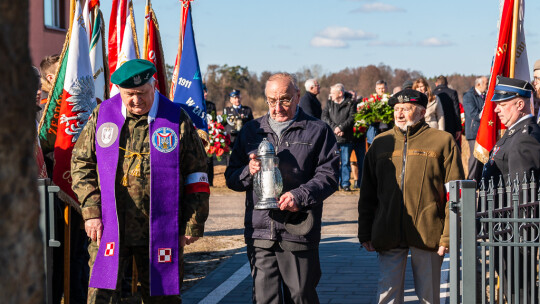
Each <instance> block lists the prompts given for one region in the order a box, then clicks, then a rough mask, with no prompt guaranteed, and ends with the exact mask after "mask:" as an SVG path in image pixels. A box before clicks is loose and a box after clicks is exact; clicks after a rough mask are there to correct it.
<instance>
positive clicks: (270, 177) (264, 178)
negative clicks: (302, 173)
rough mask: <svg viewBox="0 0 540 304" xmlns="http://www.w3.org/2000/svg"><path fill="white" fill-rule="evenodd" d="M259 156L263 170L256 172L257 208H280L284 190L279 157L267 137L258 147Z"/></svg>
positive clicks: (254, 186) (254, 185)
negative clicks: (279, 202) (279, 199)
mask: <svg viewBox="0 0 540 304" xmlns="http://www.w3.org/2000/svg"><path fill="white" fill-rule="evenodd" d="M257 157H258V159H259V160H260V161H261V170H259V172H257V173H256V174H255V178H254V184H253V188H254V190H255V194H256V195H257V197H258V198H259V201H258V202H257V203H256V204H255V209H278V208H279V205H278V198H279V195H280V194H281V190H283V180H282V179H281V172H279V168H278V165H279V158H277V157H276V150H275V149H274V145H272V143H270V142H269V141H268V140H267V139H266V138H265V139H263V141H262V142H261V144H260V145H259V148H258V149H257Z"/></svg>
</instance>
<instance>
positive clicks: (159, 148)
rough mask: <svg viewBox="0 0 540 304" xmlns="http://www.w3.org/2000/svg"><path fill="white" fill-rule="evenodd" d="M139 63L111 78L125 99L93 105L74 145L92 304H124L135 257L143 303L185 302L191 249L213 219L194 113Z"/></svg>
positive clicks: (149, 66) (151, 70)
mask: <svg viewBox="0 0 540 304" xmlns="http://www.w3.org/2000/svg"><path fill="white" fill-rule="evenodd" d="M155 72H156V69H155V67H154V65H153V64H152V63H151V62H149V61H146V60H140V59H135V60H131V61H128V62H126V63H125V64H123V65H122V66H121V67H120V68H119V69H118V70H117V71H116V72H115V73H114V74H113V75H112V77H111V81H112V82H113V83H114V84H116V85H118V87H119V88H120V94H118V95H116V96H115V97H113V98H111V99H108V100H105V101H104V102H103V103H101V104H100V105H99V106H98V107H96V109H94V111H93V113H92V116H91V118H90V119H89V121H88V123H87V125H86V127H85V128H84V130H83V131H82V133H81V136H80V137H79V140H78V141H77V143H76V145H75V148H74V149H73V157H72V166H71V177H72V179H73V183H72V185H73V186H72V187H73V191H74V192H75V193H76V194H77V196H78V199H79V202H80V203H81V205H82V214H83V218H84V220H85V230H86V233H87V234H88V236H89V237H90V238H91V240H92V242H91V243H90V245H89V249H88V251H89V253H90V266H91V267H92V270H91V277H90V284H89V287H90V288H89V292H88V303H113V302H114V303H116V302H117V301H118V299H119V288H120V285H121V284H119V282H121V280H122V276H123V273H124V272H123V269H124V268H125V266H126V264H127V262H128V261H129V260H130V259H132V257H134V258H135V263H136V266H137V270H138V274H139V281H140V283H141V287H142V288H141V294H142V298H143V301H144V303H181V299H180V297H179V296H178V295H179V294H180V286H181V283H182V277H183V274H182V263H183V247H184V246H185V245H189V244H191V243H193V242H195V241H196V240H197V239H198V238H199V237H202V236H203V231H204V222H205V221H206V218H207V216H208V197H209V192H210V191H209V185H208V177H207V175H206V153H205V151H204V148H203V145H202V143H201V141H200V139H199V136H198V135H197V133H196V131H195V130H194V127H193V123H192V122H191V120H190V118H189V116H188V115H187V114H186V112H184V111H183V110H182V109H181V108H180V106H179V105H177V104H174V103H172V102H171V101H170V100H168V99H167V98H166V97H164V96H163V95H161V94H159V92H158V91H157V90H155V84H154V78H153V75H154V73H155Z"/></svg>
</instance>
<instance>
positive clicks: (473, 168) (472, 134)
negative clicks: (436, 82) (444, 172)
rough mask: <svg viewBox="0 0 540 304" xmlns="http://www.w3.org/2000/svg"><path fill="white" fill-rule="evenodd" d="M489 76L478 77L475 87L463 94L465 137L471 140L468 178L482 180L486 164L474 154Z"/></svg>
mask: <svg viewBox="0 0 540 304" xmlns="http://www.w3.org/2000/svg"><path fill="white" fill-rule="evenodd" d="M487 86H488V80H487V77H485V76H482V77H478V78H476V80H475V81H474V87H472V88H471V89H470V90H468V91H467V92H466V93H465V95H463V110H464V111H465V138H466V139H467V141H468V142H469V151H470V154H469V174H468V175H467V179H474V180H476V181H480V178H481V177H482V168H483V166H484V164H482V162H480V161H479V160H478V159H476V158H475V157H474V155H473V152H474V144H475V142H476V133H478V127H480V118H481V115H482V109H483V108H484V98H485V94H486V91H487Z"/></svg>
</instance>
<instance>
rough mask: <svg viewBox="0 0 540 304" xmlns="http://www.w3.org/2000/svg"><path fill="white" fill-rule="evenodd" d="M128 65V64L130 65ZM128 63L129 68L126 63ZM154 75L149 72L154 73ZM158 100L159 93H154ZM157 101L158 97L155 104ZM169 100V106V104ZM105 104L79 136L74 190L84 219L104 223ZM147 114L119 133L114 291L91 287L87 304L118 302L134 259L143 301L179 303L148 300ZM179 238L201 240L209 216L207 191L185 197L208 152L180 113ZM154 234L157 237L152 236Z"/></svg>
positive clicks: (129, 119) (128, 119) (93, 249)
mask: <svg viewBox="0 0 540 304" xmlns="http://www.w3.org/2000/svg"><path fill="white" fill-rule="evenodd" d="M126 64H127V63H126ZM124 65H125V64H124ZM152 74H153V73H150V75H152ZM156 96H158V94H156ZM157 102H158V101H157V100H156V99H155V100H154V103H157ZM160 102H163V101H160ZM166 102H170V101H168V100H166ZM102 106H103V104H101V105H99V106H98V107H96V108H95V109H94V111H93V113H92V116H91V117H90V119H89V120H88V123H87V125H86V126H85V128H84V130H83V131H82V132H81V135H80V137H79V140H78V141H77V143H76V144H75V147H74V149H73V153H72V167H71V177H72V180H73V181H72V188H73V191H74V192H75V194H76V195H77V197H78V199H79V202H80V203H81V207H82V215H83V219H84V220H89V219H102V211H103V210H102V208H101V206H102V194H101V188H102V187H103V186H102V185H100V177H98V168H97V166H98V164H97V157H96V148H97V147H96V126H97V124H98V114H99V110H100V108H101V107H102ZM148 116H149V113H146V114H143V115H135V114H132V113H130V112H129V111H126V115H125V122H124V124H123V127H122V128H121V130H119V132H118V133H119V134H118V138H119V147H120V149H119V154H118V165H117V170H116V178H115V181H116V182H115V185H114V190H115V201H116V211H117V218H118V230H119V241H120V244H122V246H121V247H120V255H119V267H118V279H117V281H116V282H117V283H116V291H115V290H108V289H96V288H89V294H88V303H95V302H98V303H116V302H117V301H118V300H119V299H118V298H119V289H120V286H121V284H119V283H118V282H120V281H121V279H122V276H123V273H124V271H123V267H125V265H126V264H127V262H128V261H129V260H130V259H131V257H132V256H134V257H135V261H136V265H137V269H138V273H139V280H140V283H141V286H142V288H141V293H142V298H143V301H144V303H181V300H180V298H179V297H178V296H161V297H150V293H149V285H150V284H149V240H150V235H149V225H150V217H149V215H150V207H151V206H150V189H151V185H150V150H151V148H150V134H149V122H148V121H149V117H148ZM176 131H177V132H178V133H177V134H178V147H177V149H179V150H178V151H179V154H178V155H179V158H180V161H179V164H180V177H179V184H180V187H179V190H180V201H179V205H180V207H179V215H178V216H179V221H178V223H179V228H178V229H179V231H178V232H179V236H180V237H181V236H184V235H187V236H194V237H202V236H203V231H204V223H205V221H206V219H207V217H208V198H209V193H207V192H192V193H186V190H185V187H184V185H185V183H186V177H188V176H189V175H190V174H194V173H198V172H206V153H205V151H204V148H203V145H202V143H201V140H200V139H199V136H198V135H197V133H196V131H195V129H194V128H193V123H192V121H191V119H190V118H189V116H188V115H187V114H186V113H185V112H184V111H181V113H180V120H179V130H176ZM152 234H153V233H152ZM88 251H89V253H90V262H89V264H90V266H91V267H93V265H94V262H95V261H96V255H97V253H98V246H97V243H96V242H94V241H93V242H92V243H91V244H90V246H89V248H88ZM178 253H179V260H180V261H179V268H180V269H179V273H180V283H181V280H182V277H183V276H182V253H183V250H182V248H178Z"/></svg>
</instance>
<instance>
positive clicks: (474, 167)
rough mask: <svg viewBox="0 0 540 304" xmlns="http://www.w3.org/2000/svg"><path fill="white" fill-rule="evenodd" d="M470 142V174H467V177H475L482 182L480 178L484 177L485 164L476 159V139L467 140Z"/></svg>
mask: <svg viewBox="0 0 540 304" xmlns="http://www.w3.org/2000/svg"><path fill="white" fill-rule="evenodd" d="M467 142H469V152H470V154H469V174H468V175H467V179H474V180H475V181H477V182H480V179H481V178H482V169H483V168H484V164H483V163H482V162H481V161H479V160H478V159H476V157H474V155H473V153H474V143H475V142H476V140H475V139H469V140H467Z"/></svg>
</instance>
